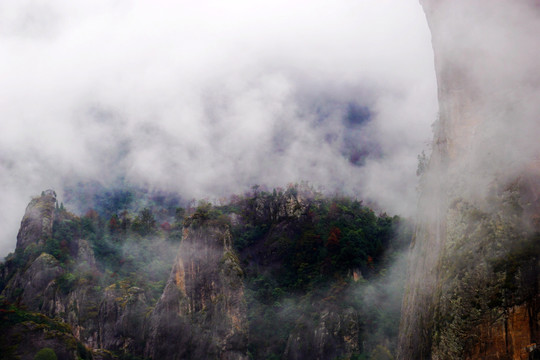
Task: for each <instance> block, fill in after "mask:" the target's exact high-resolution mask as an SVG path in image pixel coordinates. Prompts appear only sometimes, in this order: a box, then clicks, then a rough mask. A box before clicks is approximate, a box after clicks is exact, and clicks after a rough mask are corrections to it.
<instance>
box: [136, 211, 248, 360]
mask: <svg viewBox="0 0 540 360" xmlns="http://www.w3.org/2000/svg"><path fill="white" fill-rule="evenodd" d="M187 221H188V223H189V224H190V225H189V226H188V227H186V228H185V229H184V236H183V241H182V244H181V245H180V249H179V252H178V256H177V258H176V261H175V263H174V266H173V269H172V271H171V275H170V277H169V280H168V281H167V285H166V287H165V290H164V292H163V295H162V296H161V298H160V299H159V301H158V303H157V304H156V307H155V310H154V312H153V313H152V315H151V320H150V338H149V341H148V343H147V346H146V354H147V355H148V356H150V357H151V358H153V359H225V360H236V359H238V360H244V359H247V358H248V357H247V344H248V327H247V318H246V304H245V300H244V294H243V283H242V277H243V272H242V269H241V267H240V263H239V260H238V257H237V256H236V254H235V253H234V251H233V249H232V242H231V241H232V239H231V234H230V231H229V229H228V226H227V225H226V224H220V223H219V221H217V220H211V219H207V218H205V217H204V216H203V215H201V214H200V213H195V214H194V215H193V216H192V217H191V218H189V219H187Z"/></svg>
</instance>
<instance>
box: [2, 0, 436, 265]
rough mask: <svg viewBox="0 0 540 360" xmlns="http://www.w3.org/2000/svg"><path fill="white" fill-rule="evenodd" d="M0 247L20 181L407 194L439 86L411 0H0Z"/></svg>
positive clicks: (409, 208)
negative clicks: (309, 187) (307, 187)
mask: <svg viewBox="0 0 540 360" xmlns="http://www.w3.org/2000/svg"><path fill="white" fill-rule="evenodd" d="M0 52H1V53H2V54H3V55H2V57H1V58H0V77H1V78H2V84H3V86H2V88H1V89H0V115H1V119H2V120H1V121H2V131H1V132H0V171H1V174H2V176H1V177H0V185H1V186H2V188H3V191H2V193H1V194H0V201H1V203H2V204H3V206H2V207H1V209H0V225H1V226H0V229H2V230H0V255H5V254H7V253H8V252H9V251H12V250H13V248H14V246H15V237H16V233H17V229H18V227H19V222H20V219H21V218H22V215H23V213H24V208H25V206H26V204H27V203H28V201H29V199H30V197H31V196H32V195H37V194H39V193H40V192H41V191H42V190H44V189H46V188H55V189H56V190H57V192H58V193H59V200H62V188H63V187H64V185H65V183H66V182H69V183H73V182H74V181H78V180H81V181H89V180H94V181H99V182H101V183H103V184H104V185H107V184H110V183H114V182H115V181H116V180H117V179H119V178H122V179H125V180H126V181H127V182H129V183H131V184H135V185H140V186H146V187H150V188H156V189H163V190H165V191H174V192H177V193H178V194H180V195H181V196H183V197H185V198H218V197H223V196H229V195H231V194H232V193H238V192H242V191H245V190H246V189H249V187H250V186H252V185H254V184H264V185H267V186H268V187H275V186H284V185H286V184H288V183H294V182H298V181H302V180H305V181H309V182H310V183H312V184H313V185H314V186H316V187H319V188H322V189H324V190H325V191H327V192H336V191H337V192H343V193H345V194H349V195H352V196H356V197H359V198H362V199H365V200H366V201H370V203H373V204H375V205H376V206H377V207H378V208H380V209H382V210H384V211H388V212H389V213H399V214H401V215H405V216H409V215H411V214H412V213H413V212H414V209H415V207H416V198H417V192H416V185H417V178H416V175H415V171H416V165H417V155H418V154H419V153H420V152H421V151H422V150H423V149H426V148H427V144H428V142H429V140H430V138H431V137H432V133H431V128H430V124H431V123H432V122H433V121H434V120H435V118H436V113H437V109H436V107H437V101H436V90H435V78H434V70H433V55H432V50H431V43H430V35H429V31H428V27H427V24H426V21H425V17H424V14H423V12H422V9H421V7H420V5H419V4H418V3H417V1H416V0H407V1H403V0H384V1H375V0H369V1H362V2H358V1H352V0H339V1H334V2H332V3H329V2H326V1H310V2H307V1H297V2H294V3H292V4H291V3H290V2H285V1H263V2H257V3H256V4H255V3H253V2H247V1H233V2H227V4H226V5H225V4H223V3H219V2H216V1H203V2H198V3H197V4H194V3H187V2H180V3H172V2H167V3H161V4H160V5H156V4H155V3H150V2H138V3H135V2H131V1H124V0H119V1H115V2H108V1H93V2H92V3H89V4H81V3H72V2H69V1H60V0H58V1H52V2H43V1H11V0H10V1H4V2H2V3H1V4H0Z"/></svg>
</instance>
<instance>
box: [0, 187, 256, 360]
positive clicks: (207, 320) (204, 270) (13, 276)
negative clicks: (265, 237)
mask: <svg viewBox="0 0 540 360" xmlns="http://www.w3.org/2000/svg"><path fill="white" fill-rule="evenodd" d="M55 203H56V198H55V195H54V192H52V191H47V192H44V193H43V194H42V196H41V197H39V198H35V199H33V200H32V201H31V203H30V205H29V206H28V208H27V211H26V214H25V217H24V219H23V221H22V224H21V230H20V231H19V236H18V242H17V244H18V245H17V250H16V254H15V255H13V256H12V257H11V258H10V259H9V260H8V261H7V263H6V264H5V265H3V266H2V269H3V271H2V274H1V275H2V283H1V284H2V288H0V290H1V296H2V301H5V304H7V305H6V306H11V305H10V304H17V306H18V307H21V309H24V310H17V311H21V314H22V315H20V316H19V315H17V316H18V317H17V316H16V317H15V318H14V319H15V320H16V321H15V320H13V321H11V320H9V321H8V320H6V321H4V322H2V323H0V325H1V326H4V327H5V329H4V330H5V331H4V332H3V338H4V341H3V342H2V343H1V344H0V345H1V349H2V350H5V351H7V350H9V351H10V354H12V355H13V356H20V357H21V358H22V359H26V358H28V359H33V356H34V355H35V353H36V352H37V351H38V350H40V349H41V348H43V347H49V348H52V349H53V350H55V352H56V354H57V356H58V358H59V359H69V360H71V359H77V358H78V357H79V358H80V357H81V356H82V355H81V354H83V353H84V354H85V355H84V356H86V357H85V359H86V358H88V359H90V358H94V359H109V358H114V356H115V355H113V353H114V352H116V353H117V354H133V355H137V356H143V355H144V353H145V351H146V353H147V354H148V356H150V357H151V358H153V359H203V358H204V359H212V358H215V359H231V360H232V359H247V340H248V338H247V333H248V327H247V319H246V308H245V307H246V305H245V299H244V294H243V283H242V279H243V272H242V269H241V267H240V264H239V261H238V258H237V256H236V254H235V253H234V250H233V249H232V244H231V234H230V232H229V229H228V225H226V224H225V223H222V222H219V221H217V220H208V219H204V218H197V219H196V221H194V222H193V224H192V225H191V226H188V227H187V228H185V230H184V232H185V234H184V237H185V240H184V241H183V242H182V246H181V249H180V252H179V253H178V257H177V261H176V263H175V265H174V268H173V270H172V272H171V276H170V279H169V280H168V283H167V285H166V288H165V290H164V293H163V295H162V297H161V300H160V301H159V302H158V303H157V304H156V306H155V309H154V311H153V313H152V312H151V310H152V308H151V307H149V304H148V302H147V299H146V296H145V292H144V291H143V290H142V289H140V288H138V287H136V286H133V285H131V284H130V282H129V281H124V280H122V281H116V282H115V283H114V284H112V285H110V286H108V287H106V288H104V289H101V288H100V287H99V286H96V284H97V283H96V282H95V281H90V280H89V279H91V278H92V277H95V276H102V275H100V270H99V269H98V267H97V262H96V259H95V256H94V252H93V250H92V247H91V246H90V244H89V243H88V241H86V240H84V239H77V238H74V239H72V238H63V237H62V236H64V235H58V236H60V238H59V239H60V240H59V239H53V240H51V237H52V231H53V229H52V223H53V221H54V216H55V215H54V214H55ZM60 213H62V212H60ZM64 216H67V217H68V218H67V220H68V224H69V216H71V215H64ZM75 233H77V232H75ZM58 236H57V237H58ZM48 241H60V243H58V244H57V245H58V246H59V247H60V248H59V249H60V250H62V249H63V250H62V251H65V254H66V255H64V256H68V255H69V257H68V259H69V260H66V261H65V262H64V263H62V262H60V261H59V260H57V259H56V258H55V256H53V255H51V254H50V253H47V252H42V251H43V250H44V249H48V248H50V249H53V250H52V251H53V252H54V251H56V250H54V249H58V248H54V246H53V247H52V248H51V246H50V245H49V243H48ZM59 256H62V255H59ZM75 274H76V275H75ZM6 311H7V312H6ZM13 311H14V310H3V312H2V313H7V314H8V315H9V316H15V315H16V314H15V313H13ZM27 312H28V313H27ZM10 314H15V315H10ZM0 315H2V314H0ZM150 315H151V316H150ZM21 316H22V318H21ZM24 317H30V318H32V319H34V318H35V319H38V320H39V321H38V322H37V323H35V322H32V321H30V322H29V321H24ZM3 320H5V319H3ZM10 321H11V322H12V324H11V323H10ZM36 321H37V320H36ZM10 324H11V325H10ZM44 324H45V325H44ZM47 324H49V325H47ZM49 327H52V329H51V330H50V331H49V330H48V329H49ZM56 327H59V328H60V329H62V331H61V332H58V331H56V330H55V329H56ZM79 341H80V342H82V343H84V344H85V346H87V347H88V348H89V349H91V350H88V352H86V350H85V349H86V347H85V346H83V345H82V344H81V343H79ZM66 344H68V345H66ZM111 351H112V352H111ZM10 356H11V355H10ZM77 356H78V357H77Z"/></svg>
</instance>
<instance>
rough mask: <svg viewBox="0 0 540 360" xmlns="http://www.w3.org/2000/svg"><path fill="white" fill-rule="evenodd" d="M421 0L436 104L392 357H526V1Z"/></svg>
mask: <svg viewBox="0 0 540 360" xmlns="http://www.w3.org/2000/svg"><path fill="white" fill-rule="evenodd" d="M421 3H422V5H423V7H424V10H425V12H426V16H427V20H428V23H429V27H430V30H431V33H432V43H433V49H434V55H435V70H436V75H437V81H438V95H439V107H440V113H439V119H438V120H437V122H436V123H435V126H434V130H435V134H434V140H433V153H432V156H431V159H430V163H429V169H428V171H427V172H426V174H425V175H424V178H423V179H422V187H423V188H422V194H421V199H420V203H419V210H418V227H417V231H416V238H415V242H414V244H413V246H412V249H411V258H410V268H409V278H408V284H407V290H406V295H405V298H404V302H403V308H402V320H401V328H400V339H399V347H398V358H399V359H404V360H409V359H458V358H464V359H478V358H482V359H528V358H533V357H534V358H536V357H537V356H538V355H537V354H536V350H535V349H534V346H533V345H531V344H534V343H537V342H539V341H540V338H538V335H539V333H538V328H539V318H538V310H539V308H538V300H539V298H538V297H539V291H538V289H539V287H538V284H539V280H540V279H539V271H538V269H539V263H538V261H539V258H540V247H539V242H540V238H539V237H538V232H539V230H540V228H539V227H538V220H537V219H538V216H539V215H540V211H539V209H540V207H539V206H540V202H539V201H538V195H537V194H538V193H539V189H540V183H539V179H540V171H538V169H539V167H538V161H537V159H538V156H539V154H540V148H539V146H538V145H537V134H538V127H537V122H538V116H537V114H538V113H539V112H540V108H539V103H540V102H539V101H538V100H539V99H540V96H539V91H538V84H540V68H539V66H538V62H536V61H531V59H533V58H537V57H538V56H539V55H540V48H539V47H538V45H537V39H536V35H533V34H537V33H538V31H539V30H540V15H539V7H538V2H537V1H532V0H531V1H522V2H509V1H503V0H495V1H484V0H474V1H469V0H467V1H465V0H452V1H450V0H421ZM525 309H526V310H525Z"/></svg>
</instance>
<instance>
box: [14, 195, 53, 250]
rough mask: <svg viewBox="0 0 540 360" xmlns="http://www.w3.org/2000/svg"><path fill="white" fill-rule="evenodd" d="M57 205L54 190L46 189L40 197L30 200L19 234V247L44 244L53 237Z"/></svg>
mask: <svg viewBox="0 0 540 360" xmlns="http://www.w3.org/2000/svg"><path fill="white" fill-rule="evenodd" d="M55 205H56V193H55V192H54V191H53V190H46V191H44V192H43V193H42V194H41V196H40V197H36V198H34V199H32V201H30V203H29V204H28V206H27V207H26V212H25V214H24V217H23V219H22V221H21V227H20V229H19V233H18V234H17V248H22V249H25V248H27V247H28V246H29V245H30V244H35V245H38V244H43V243H44V241H45V240H46V239H47V238H50V237H51V235H52V227H53V222H54V207H55Z"/></svg>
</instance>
